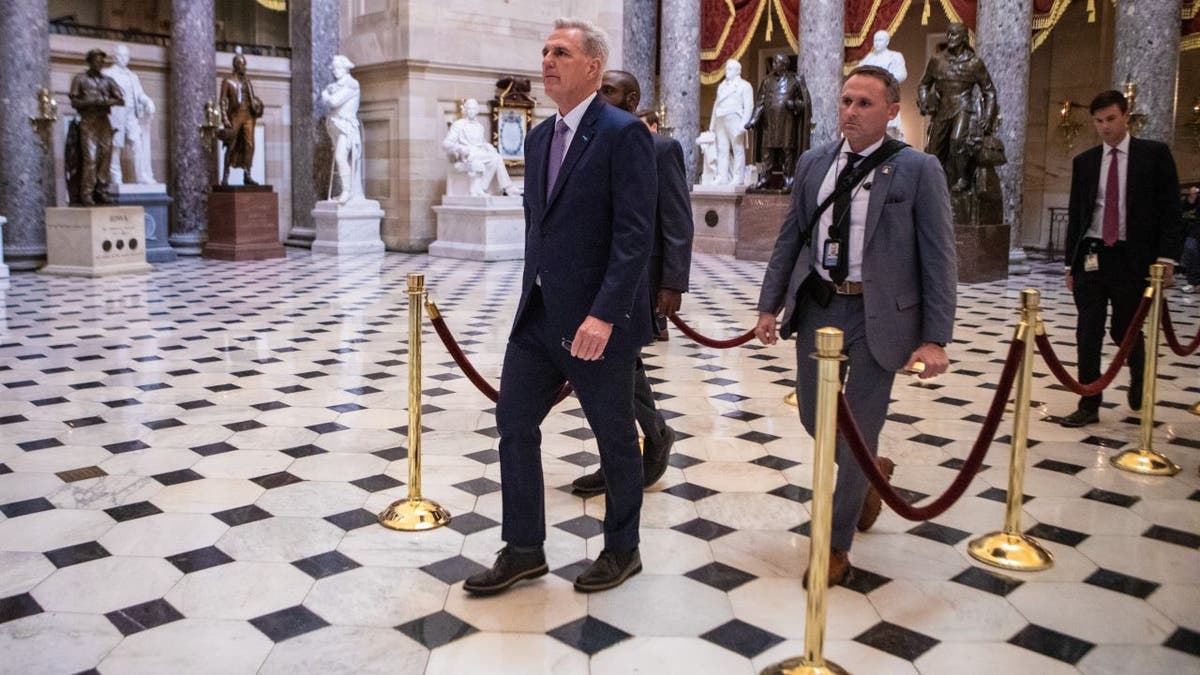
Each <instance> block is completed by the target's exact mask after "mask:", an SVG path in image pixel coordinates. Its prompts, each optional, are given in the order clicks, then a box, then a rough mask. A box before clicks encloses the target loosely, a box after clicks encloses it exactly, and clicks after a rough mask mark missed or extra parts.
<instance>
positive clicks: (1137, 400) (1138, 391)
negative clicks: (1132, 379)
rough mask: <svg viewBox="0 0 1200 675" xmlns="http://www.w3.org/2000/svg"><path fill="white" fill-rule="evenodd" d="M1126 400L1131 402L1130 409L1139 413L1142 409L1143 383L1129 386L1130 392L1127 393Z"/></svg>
mask: <svg viewBox="0 0 1200 675" xmlns="http://www.w3.org/2000/svg"><path fill="white" fill-rule="evenodd" d="M1125 400H1127V401H1129V409H1130V410H1132V411H1134V412H1137V411H1139V410H1141V409H1142V383H1141V382H1138V383H1136V384H1130V385H1129V391H1127V392H1125Z"/></svg>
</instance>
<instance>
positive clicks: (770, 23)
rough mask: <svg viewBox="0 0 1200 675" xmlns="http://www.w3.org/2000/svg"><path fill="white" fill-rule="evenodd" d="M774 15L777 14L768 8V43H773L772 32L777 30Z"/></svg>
mask: <svg viewBox="0 0 1200 675" xmlns="http://www.w3.org/2000/svg"><path fill="white" fill-rule="evenodd" d="M774 15H775V13H774V12H772V11H771V8H770V7H768V8H767V42H770V41H771V32H772V31H774V30H775V22H774V21H773V20H772V17H773V16H774Z"/></svg>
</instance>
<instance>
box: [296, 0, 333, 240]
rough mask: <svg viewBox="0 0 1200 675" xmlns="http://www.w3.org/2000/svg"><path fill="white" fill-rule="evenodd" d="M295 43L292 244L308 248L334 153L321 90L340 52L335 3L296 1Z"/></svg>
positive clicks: (325, 196) (326, 82) (326, 185)
mask: <svg viewBox="0 0 1200 675" xmlns="http://www.w3.org/2000/svg"><path fill="white" fill-rule="evenodd" d="M288 21H289V23H290V24H291V45H292V63H291V67H292V89H291V102H292V116H291V117H292V229H291V233H290V234H289V236H288V243H289V244H290V245H296V246H304V247H310V246H312V241H313V236H314V235H315V230H314V229H313V228H314V224H313V219H312V210H313V208H314V207H315V206H316V205H317V202H318V201H320V200H322V199H326V198H327V197H328V194H329V185H330V183H329V177H330V176H329V174H330V168H331V165H330V160H331V158H332V156H333V149H332V147H331V145H330V140H329V133H328V132H326V131H325V124H324V118H325V114H326V113H327V112H328V110H327V106H326V105H325V104H324V103H322V102H321V92H322V91H324V89H325V87H326V86H328V85H329V83H330V82H332V81H333V70H332V68H331V67H330V62H331V61H332V60H333V57H334V56H335V55H336V54H337V53H338V8H337V3H334V2H330V1H324V2H294V3H291V4H290V5H289V7H288Z"/></svg>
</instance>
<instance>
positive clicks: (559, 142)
mask: <svg viewBox="0 0 1200 675" xmlns="http://www.w3.org/2000/svg"><path fill="white" fill-rule="evenodd" d="M570 130H571V127H569V126H567V122H566V120H564V119H562V118H561V117H560V118H559V119H558V122H557V123H556V124H555V125H554V139H553V140H551V141H550V171H549V173H547V174H546V199H547V200H549V199H550V195H551V194H553V193H554V182H555V181H556V180H558V170H559V168H560V167H562V162H563V155H564V154H566V150H567V132H569V131H570Z"/></svg>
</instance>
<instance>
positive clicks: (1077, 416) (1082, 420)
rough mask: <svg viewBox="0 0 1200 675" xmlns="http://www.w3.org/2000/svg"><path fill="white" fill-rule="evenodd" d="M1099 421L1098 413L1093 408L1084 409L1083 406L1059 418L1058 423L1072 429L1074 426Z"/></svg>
mask: <svg viewBox="0 0 1200 675" xmlns="http://www.w3.org/2000/svg"><path fill="white" fill-rule="evenodd" d="M1099 421H1100V413H1098V412H1096V411H1095V410H1084V409H1083V408H1078V409H1076V410H1075V412H1073V413H1071V414H1070V415H1067V416H1066V417H1064V418H1062V419H1060V420H1059V421H1058V423H1059V424H1061V425H1062V426H1064V427H1070V428H1072V429H1074V428H1076V427H1082V426H1087V425H1089V424H1096V423H1097V422H1099Z"/></svg>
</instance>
